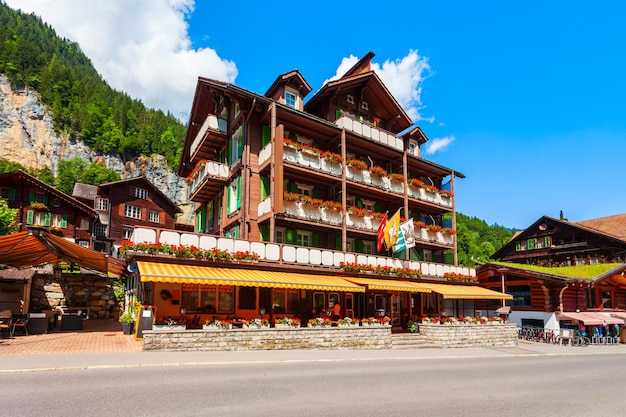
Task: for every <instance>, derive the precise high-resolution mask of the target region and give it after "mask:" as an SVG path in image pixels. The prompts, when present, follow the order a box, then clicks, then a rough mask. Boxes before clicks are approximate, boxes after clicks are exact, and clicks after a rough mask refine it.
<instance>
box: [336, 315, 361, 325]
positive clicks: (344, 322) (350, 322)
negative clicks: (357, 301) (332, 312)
mask: <svg viewBox="0 0 626 417" xmlns="http://www.w3.org/2000/svg"><path fill="white" fill-rule="evenodd" d="M359 323H360V321H359V319H357V318H352V317H344V318H342V319H339V320H337V326H339V327H342V326H346V327H347V326H358V325H359Z"/></svg>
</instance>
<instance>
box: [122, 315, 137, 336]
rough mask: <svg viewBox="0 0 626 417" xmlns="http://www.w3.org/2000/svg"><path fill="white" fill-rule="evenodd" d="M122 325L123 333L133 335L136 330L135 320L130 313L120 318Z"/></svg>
mask: <svg viewBox="0 0 626 417" xmlns="http://www.w3.org/2000/svg"><path fill="white" fill-rule="evenodd" d="M120 323H122V331H123V332H124V334H132V333H133V332H134V330H135V318H134V317H133V316H132V315H131V314H130V313H124V314H122V315H121V316H120Z"/></svg>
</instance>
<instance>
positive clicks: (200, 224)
mask: <svg viewBox="0 0 626 417" xmlns="http://www.w3.org/2000/svg"><path fill="white" fill-rule="evenodd" d="M205 230H206V206H202V207H200V210H199V211H198V213H197V215H196V232H198V233H200V232H203V231H205Z"/></svg>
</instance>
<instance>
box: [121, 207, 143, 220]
mask: <svg viewBox="0 0 626 417" xmlns="http://www.w3.org/2000/svg"><path fill="white" fill-rule="evenodd" d="M124 216H126V217H130V218H131V219H141V208H139V207H136V206H130V205H128V204H126V205H124Z"/></svg>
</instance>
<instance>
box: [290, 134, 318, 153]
mask: <svg viewBox="0 0 626 417" xmlns="http://www.w3.org/2000/svg"><path fill="white" fill-rule="evenodd" d="M283 143H284V144H285V145H287V146H289V147H290V148H294V149H296V150H298V151H304V152H308V153H311V154H314V155H319V154H320V152H321V151H320V150H319V149H318V148H316V147H315V146H311V145H307V144H306V143H302V142H298V141H295V140H292V139H289V138H285V139H283Z"/></svg>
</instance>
